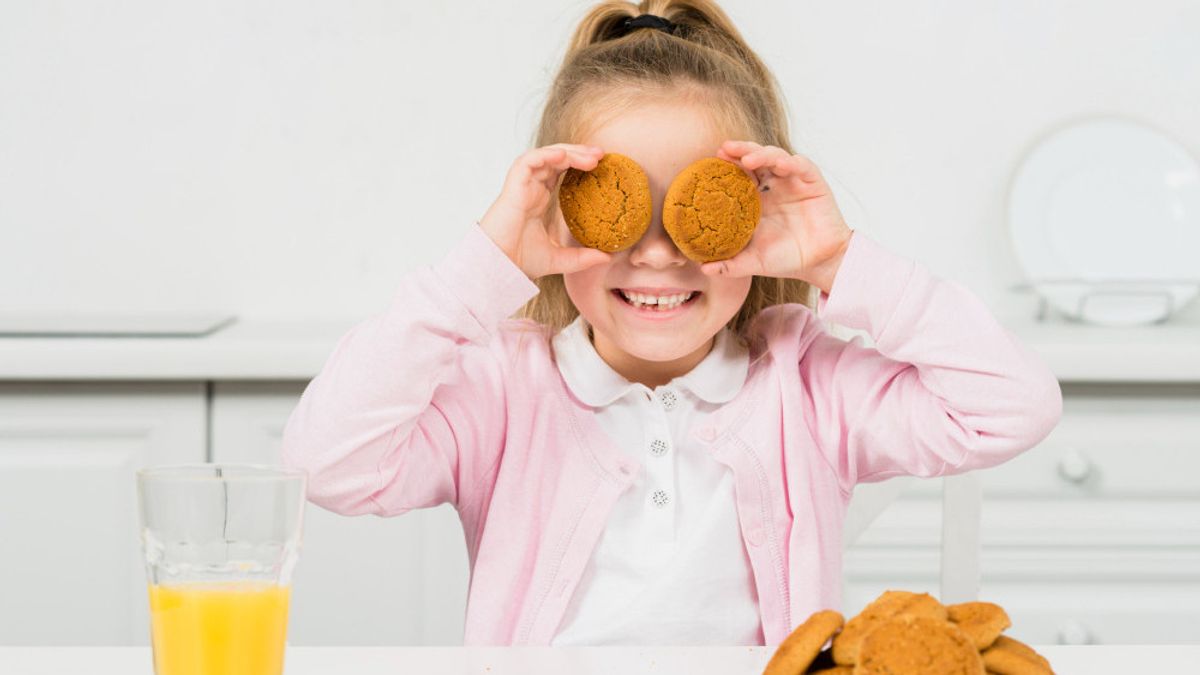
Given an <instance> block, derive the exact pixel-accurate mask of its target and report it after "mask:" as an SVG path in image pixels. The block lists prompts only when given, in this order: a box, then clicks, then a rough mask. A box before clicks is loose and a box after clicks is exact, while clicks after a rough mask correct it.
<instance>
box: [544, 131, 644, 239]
mask: <svg viewBox="0 0 1200 675" xmlns="http://www.w3.org/2000/svg"><path fill="white" fill-rule="evenodd" d="M558 206H559V208H561V209H562V214H563V219H564V220H565V221H566V222H567V228H568V229H570V230H571V234H572V235H573V236H574V237H575V239H576V240H577V241H578V242H579V243H581V244H583V245H584V246H587V247H589V248H595V249H599V250H601V251H605V252H608V253H615V252H617V251H621V250H623V249H626V248H629V247H630V246H633V244H634V243H635V242H637V240H638V239H641V237H642V235H643V234H645V232H646V229H647V228H648V227H650V216H651V214H652V212H653V205H652V203H651V201H650V179H649V178H647V177H646V173H645V172H644V171H642V167H640V166H638V165H637V162H635V161H633V160H632V159H630V158H628V157H626V156H625V155H621V154H617V153H615V152H610V153H608V154H606V155H604V156H603V157H601V158H600V162H599V163H598V164H596V168H594V169H592V170H591V171H580V170H579V169H575V168H571V169H568V170H567V172H566V174H565V175H564V176H563V181H562V185H561V186H559V188H558Z"/></svg>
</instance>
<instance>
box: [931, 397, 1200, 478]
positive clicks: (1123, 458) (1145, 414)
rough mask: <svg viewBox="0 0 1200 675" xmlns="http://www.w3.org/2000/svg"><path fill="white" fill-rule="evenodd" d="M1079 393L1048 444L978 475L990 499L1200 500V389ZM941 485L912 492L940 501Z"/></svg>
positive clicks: (1068, 403)
mask: <svg viewBox="0 0 1200 675" xmlns="http://www.w3.org/2000/svg"><path fill="white" fill-rule="evenodd" d="M1076 389H1077V391H1074V392H1072V390H1071V389H1069V388H1068V389H1067V390H1066V395H1065V396H1064V399H1063V416H1062V420H1061V421H1060V422H1059V424H1058V426H1057V427H1056V428H1055V429H1054V430H1053V431H1051V432H1050V435H1049V436H1047V437H1046V439H1045V440H1044V441H1042V443H1041V444H1039V445H1038V446H1037V447H1035V448H1032V449H1030V450H1028V451H1026V452H1024V453H1022V454H1021V455H1019V456H1018V457H1016V458H1015V459H1013V460H1011V461H1008V462H1006V463H1004V464H1001V465H1000V466H997V467H993V468H991V469H985V470H982V471H979V472H978V476H979V477H980V480H981V481H982V483H983V489H984V494H985V495H986V496H987V497H1009V496H1043V497H1060V498H1071V499H1087V498H1127V497H1154V498H1164V497H1175V498H1196V499H1200V389H1197V390H1195V391H1193V390H1191V389H1183V390H1182V391H1181V392H1180V390H1171V391H1167V392H1164V391H1162V390H1161V388H1154V389H1150V390H1149V392H1147V393H1144V394H1141V395H1135V394H1133V393H1126V394H1106V393H1104V392H1103V391H1099V392H1096V391H1092V390H1091V389H1082V390H1078V389H1079V388H1076ZM940 485H941V484H940V483H939V482H938V481H936V480H929V481H917V482H916V484H915V485H914V486H913V488H912V489H911V490H910V492H912V493H913V494H922V495H927V496H933V495H934V494H937V493H938V491H939V490H940Z"/></svg>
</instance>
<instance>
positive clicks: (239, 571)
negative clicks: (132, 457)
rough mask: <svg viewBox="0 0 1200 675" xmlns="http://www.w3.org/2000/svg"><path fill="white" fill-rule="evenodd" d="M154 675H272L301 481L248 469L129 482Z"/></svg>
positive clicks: (230, 467) (144, 475)
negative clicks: (134, 490)
mask: <svg viewBox="0 0 1200 675" xmlns="http://www.w3.org/2000/svg"><path fill="white" fill-rule="evenodd" d="M137 485H138V504H139V511H140V515H141V535H142V551H143V553H144V554H145V559H146V574H147V578H148V582H149V592H150V636H151V644H152V646H153V653H154V672H155V674H156V675H280V674H281V673H282V672H283V651H284V640H285V638H286V636H287V621H288V601H289V599H290V597H291V582H292V572H293V570H294V569H295V566H296V561H297V558H298V556H299V553H300V541H301V529H302V524H303V519H304V497H305V494H304V491H305V486H306V474H305V473H304V472H303V471H299V470H292V469H284V468H281V467H271V466H259V465H250V464H189V465H174V466H160V467H153V468H148V469H143V470H141V471H139V472H138V473H137Z"/></svg>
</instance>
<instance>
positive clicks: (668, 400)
mask: <svg viewBox="0 0 1200 675" xmlns="http://www.w3.org/2000/svg"><path fill="white" fill-rule="evenodd" d="M658 398H659V399H660V400H661V401H662V405H663V407H664V408H666V409H667V410H674V409H675V404H676V403H678V402H679V397H678V396H676V395H675V392H673V391H671V390H670V389H664V390H663V392H662V393H661V394H659V395H658Z"/></svg>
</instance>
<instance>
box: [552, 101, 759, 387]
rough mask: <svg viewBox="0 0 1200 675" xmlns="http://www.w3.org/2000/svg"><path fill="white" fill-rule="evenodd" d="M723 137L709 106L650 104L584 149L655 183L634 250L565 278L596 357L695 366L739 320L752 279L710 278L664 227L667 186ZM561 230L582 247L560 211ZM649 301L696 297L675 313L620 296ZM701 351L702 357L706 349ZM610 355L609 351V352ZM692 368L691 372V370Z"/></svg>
mask: <svg viewBox="0 0 1200 675" xmlns="http://www.w3.org/2000/svg"><path fill="white" fill-rule="evenodd" d="M725 140H726V137H725V134H724V133H722V131H721V130H720V129H719V128H718V127H717V125H716V124H714V122H713V121H712V119H711V114H710V113H708V112H707V111H706V110H705V108H703V107H701V106H699V105H697V104H692V103H682V102H681V103H678V104H658V103H656V104H645V105H639V106H637V107H634V108H632V109H628V110H625V111H623V112H622V113H620V114H619V115H616V116H614V117H613V118H612V119H611V120H608V121H607V122H605V123H604V124H603V125H602V126H600V127H598V128H595V129H594V130H593V131H592V132H591V133H590V134H589V135H587V136H586V137H584V138H581V139H577V142H578V143H581V144H586V145H595V146H598V147H600V148H601V149H602V150H604V152H617V153H620V154H623V155H626V156H628V157H629V158H631V159H633V160H634V161H635V162H637V163H638V165H640V166H641V167H642V169H643V170H645V172H646V175H647V176H648V177H649V178H650V196H651V198H652V200H653V203H654V214H653V217H652V219H651V221H650V228H649V229H648V230H646V233H645V235H643V236H642V238H641V239H640V240H639V241H638V242H637V243H636V244H634V245H633V246H632V247H630V248H628V249H625V250H624V251H619V252H617V253H615V254H613V257H612V260H611V261H610V262H608V263H606V264H603V265H597V266H595V267H591V268H588V269H586V270H583V271H580V272H575V273H571V274H565V275H564V281H565V284H566V289H567V294H568V295H569V296H570V297H571V301H572V302H574V303H575V306H576V307H577V308H578V309H579V313H580V314H582V315H583V318H584V319H586V320H587V322H588V323H590V324H591V325H592V327H593V328H594V329H595V343H596V348H597V351H599V352H600V354H601V356H603V357H605V359H606V360H608V361H609V362H610V363H612V360H613V358H621V359H624V360H628V359H629V357H633V358H634V359H637V360H643V361H675V360H680V359H684V360H686V361H691V362H692V363H691V364H690V365H695V362H696V361H698V359H695V358H692V359H689V358H687V357H689V356H693V357H694V356H696V355H699V356H703V354H704V353H707V351H708V346H709V344H710V343H709V341H710V340H711V339H712V337H713V336H714V335H716V333H717V332H718V331H719V330H720V329H721V328H722V327H723V326H724V325H725V324H726V323H728V321H729V320H730V319H731V318H733V316H734V314H736V313H737V311H738V309H740V308H741V306H742V302H743V301H744V300H745V299H746V294H747V292H748V291H749V289H750V282H751V278H750V277H741V278H728V277H720V276H713V277H709V276H706V275H705V274H703V273H702V272H701V271H700V264H699V263H696V262H693V261H692V260H689V259H688V258H687V257H685V256H684V255H683V253H681V252H680V251H679V249H678V248H676V246H675V244H674V242H672V241H671V238H670V237H668V236H667V233H666V231H665V230H663V225H662V206H663V204H662V202H663V196H664V195H665V194H666V191H667V187H668V186H669V185H670V184H671V180H672V179H674V178H675V176H676V175H678V174H679V172H680V171H681V170H682V169H683V168H684V167H686V166H687V165H689V164H691V163H692V162H694V161H696V160H698V159H701V158H703V157H711V156H714V155H715V154H716V152H717V148H718V147H719V146H720V145H721V143H722V142H723V141H725ZM555 231H556V236H557V237H558V239H559V241H560V242H561V243H562V244H564V245H570V246H579V245H580V244H579V243H578V242H576V241H575V239H574V238H573V237H572V236H571V235H570V233H569V231H568V230H567V227H566V223H565V222H563V220H562V215H561V213H559V214H558V215H557V216H556V220H555ZM622 290H624V291H634V292H640V293H641V294H643V295H649V296H659V297H663V296H667V297H669V296H679V295H686V294H694V295H693V296H692V298H691V299H690V300H688V301H687V302H685V303H683V304H682V305H679V306H678V307H675V308H673V309H665V310H660V309H658V308H657V307H655V308H649V307H641V308H639V307H637V306H635V305H634V304H631V303H630V302H628V301H627V300H626V299H625V298H624V297H623V294H622V293H621V291H622ZM701 350H703V351H701ZM606 351H607V352H608V353H606ZM689 367H690V366H689Z"/></svg>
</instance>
